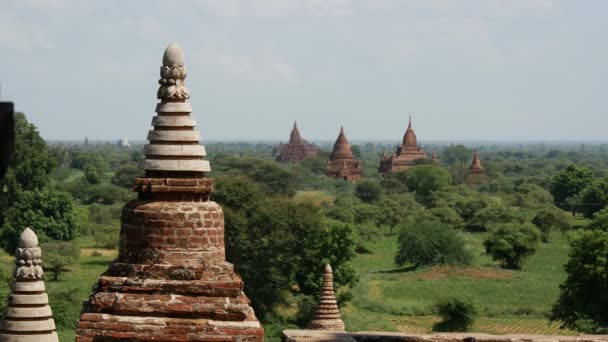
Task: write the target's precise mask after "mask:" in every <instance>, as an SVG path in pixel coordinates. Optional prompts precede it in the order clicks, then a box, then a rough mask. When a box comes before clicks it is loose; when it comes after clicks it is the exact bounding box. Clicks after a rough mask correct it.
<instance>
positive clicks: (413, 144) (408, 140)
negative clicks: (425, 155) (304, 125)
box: [403, 115, 418, 149]
mask: <svg viewBox="0 0 608 342" xmlns="http://www.w3.org/2000/svg"><path fill="white" fill-rule="evenodd" d="M403 146H405V148H415V149H417V148H418V142H417V138H416V132H414V128H412V116H411V115H410V120H409V123H408V125H407V130H406V131H405V134H404V135H403Z"/></svg>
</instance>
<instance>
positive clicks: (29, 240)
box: [0, 228, 59, 342]
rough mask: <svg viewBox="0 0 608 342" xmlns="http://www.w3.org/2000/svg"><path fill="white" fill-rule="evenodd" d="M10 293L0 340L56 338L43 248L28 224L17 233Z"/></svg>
mask: <svg viewBox="0 0 608 342" xmlns="http://www.w3.org/2000/svg"><path fill="white" fill-rule="evenodd" d="M15 258H16V260H15V261H16V264H17V265H16V266H15V271H14V272H13V275H14V277H15V281H14V282H13V283H12V284H11V290H12V292H11V294H10V295H9V296H8V305H7V306H6V309H5V310H4V315H3V320H2V321H0V341H2V342H26V341H27V342H57V341H59V339H58V337H57V332H55V321H54V320H53V314H52V312H51V307H50V306H49V297H48V295H47V294H46V292H45V291H46V289H45V286H44V281H43V280H42V276H43V270H42V260H41V259H42V250H41V249H40V247H38V237H37V236H36V234H35V233H34V231H32V230H31V229H30V228H25V230H23V232H22V233H21V236H19V242H18V243H17V250H16V251H15Z"/></svg>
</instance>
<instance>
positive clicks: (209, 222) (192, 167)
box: [76, 43, 264, 342]
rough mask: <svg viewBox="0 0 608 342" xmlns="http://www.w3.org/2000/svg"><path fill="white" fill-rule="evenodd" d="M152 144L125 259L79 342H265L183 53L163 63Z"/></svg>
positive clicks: (110, 274)
mask: <svg viewBox="0 0 608 342" xmlns="http://www.w3.org/2000/svg"><path fill="white" fill-rule="evenodd" d="M160 74H161V79H160V81H159V83H160V88H159V89H158V94H157V97H158V99H160V102H159V103H158V104H157V105H156V112H157V113H158V115H157V116H155V117H154V118H153V119H152V126H153V127H154V129H153V130H151V131H149V133H148V140H149V141H150V142H149V144H147V145H146V146H145V147H144V151H143V152H144V154H145V160H143V161H142V162H141V163H140V165H139V168H140V169H143V170H144V171H145V176H144V177H137V178H136V179H135V184H136V187H135V191H137V193H138V198H137V199H135V200H132V201H130V202H128V203H127V204H126V205H125V206H124V208H123V210H122V217H121V230H120V243H119V253H118V257H117V258H116V260H114V261H112V263H111V264H110V266H109V268H108V270H107V271H105V272H104V273H103V274H102V275H101V276H100V277H99V280H98V281H97V283H96V284H95V286H94V288H93V293H91V295H90V296H89V299H88V300H87V301H86V302H85V303H84V304H83V308H82V312H81V315H80V320H79V321H78V327H77V332H76V334H77V337H76V340H77V341H78V342H93V341H104V342H105V341H251V342H254V341H262V340H263V338H264V329H263V328H262V326H261V324H260V322H259V321H258V320H257V318H256V316H255V314H254V312H253V309H252V307H251V305H250V300H249V298H247V296H246V295H245V293H244V292H243V286H244V285H243V281H242V280H241V278H240V277H239V276H238V275H237V274H236V273H235V272H234V267H233V265H232V264H230V263H228V262H226V258H225V247H224V214H223V212H222V208H221V207H220V206H219V205H218V204H217V203H215V202H213V201H210V200H209V196H210V195H211V193H212V191H213V179H212V178H209V177H208V172H209V171H210V167H209V162H208V161H207V160H204V157H205V156H206V153H205V149H204V147H203V146H202V145H201V144H200V142H199V140H200V135H199V132H198V130H197V129H196V128H195V126H196V122H195V121H194V118H192V116H191V112H192V105H191V104H190V103H189V102H187V99H189V98H190V94H189V92H188V90H187V89H186V87H185V85H184V80H185V78H186V75H187V72H186V68H185V67H184V56H183V53H182V51H181V49H180V48H179V47H178V46H177V45H175V44H173V43H172V44H170V45H169V47H167V49H166V51H165V53H164V56H163V65H162V66H161V72H160Z"/></svg>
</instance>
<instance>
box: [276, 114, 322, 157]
mask: <svg viewBox="0 0 608 342" xmlns="http://www.w3.org/2000/svg"><path fill="white" fill-rule="evenodd" d="M318 153H319V147H318V146H317V145H315V144H311V143H309V142H308V141H306V140H304V139H303V138H302V136H301V135H300V130H299V129H298V123H297V122H294V123H293V128H292V129H291V134H290V135H289V143H287V144H283V143H281V144H280V145H279V146H278V147H277V148H275V149H274V151H273V152H272V154H273V156H274V157H275V158H276V160H277V161H278V162H281V163H298V162H300V161H302V160H303V159H305V158H308V157H314V156H316V155H317V154H318Z"/></svg>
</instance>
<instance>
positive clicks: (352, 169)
mask: <svg viewBox="0 0 608 342" xmlns="http://www.w3.org/2000/svg"><path fill="white" fill-rule="evenodd" d="M362 172H363V170H362V169H361V162H360V161H358V160H356V159H355V157H354V156H353V152H352V151H351V149H350V143H349V142H348V139H347V138H346V134H345V133H344V128H343V127H340V134H338V138H337V139H336V143H335V144H334V150H333V152H332V153H331V154H330V155H329V159H328V160H327V171H326V174H327V176H328V177H334V178H342V179H344V180H347V181H355V180H359V179H361V174H362Z"/></svg>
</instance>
